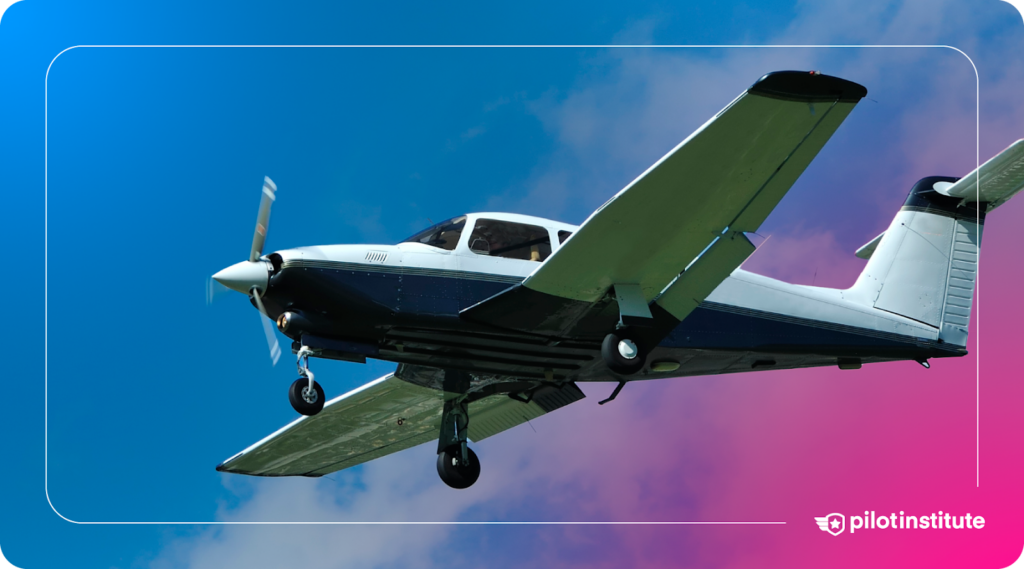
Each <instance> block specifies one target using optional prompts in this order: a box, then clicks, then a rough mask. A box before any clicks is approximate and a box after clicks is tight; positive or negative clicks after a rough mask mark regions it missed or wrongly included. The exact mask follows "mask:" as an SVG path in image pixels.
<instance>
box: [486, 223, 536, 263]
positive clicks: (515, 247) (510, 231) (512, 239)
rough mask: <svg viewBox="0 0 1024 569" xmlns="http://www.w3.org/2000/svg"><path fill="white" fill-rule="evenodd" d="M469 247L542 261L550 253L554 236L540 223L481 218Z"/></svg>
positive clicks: (509, 257)
mask: <svg viewBox="0 0 1024 569" xmlns="http://www.w3.org/2000/svg"><path fill="white" fill-rule="evenodd" d="M469 249H470V250H471V251H473V252H474V253H477V254H478V255H490V256H491V257H505V258H507V259H521V260H524V261H538V262H539V261H543V260H544V259H547V258H548V255H550V254H551V237H550V236H549V235H548V230H547V229H545V228H543V227H539V226H537V225H526V224H525V223H513V222H511V221H498V220H495V219H478V220H476V226H475V227H474V228H473V233H472V234H471V235H470V236H469Z"/></svg>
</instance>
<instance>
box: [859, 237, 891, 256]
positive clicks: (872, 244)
mask: <svg viewBox="0 0 1024 569" xmlns="http://www.w3.org/2000/svg"><path fill="white" fill-rule="evenodd" d="M884 236H885V232H884V231H883V232H881V233H879V234H878V237H875V238H874V239H872V240H871V241H868V242H867V243H865V244H864V245H863V246H861V248H860V249H857V252H856V253H854V255H857V256H858V257H860V258H861V259H870V258H871V255H872V254H873V253H874V252H875V249H877V248H878V244H879V243H880V242H881V241H882V237H884Z"/></svg>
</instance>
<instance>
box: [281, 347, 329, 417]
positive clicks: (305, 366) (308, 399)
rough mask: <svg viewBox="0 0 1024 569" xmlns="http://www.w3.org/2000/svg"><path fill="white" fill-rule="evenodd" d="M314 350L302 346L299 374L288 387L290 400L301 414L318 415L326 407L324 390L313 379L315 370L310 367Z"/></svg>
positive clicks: (298, 363)
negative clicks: (310, 359)
mask: <svg viewBox="0 0 1024 569" xmlns="http://www.w3.org/2000/svg"><path fill="white" fill-rule="evenodd" d="M312 354H313V351H312V350H310V349H309V348H307V347H306V346H302V348H301V349H299V356H298V361H297V362H296V366H297V367H298V368H299V375H300V376H302V377H300V378H299V379H296V380H295V382H294V383H292V386H291V387H290V388H288V401H290V402H291V404H292V409H295V410H296V411H297V412H298V413H299V414H301V415H306V416H310V415H316V414H317V413H319V412H320V410H321V409H323V408H324V400H325V399H326V398H325V397H324V390H323V388H322V387H320V384H319V383H317V382H316V381H314V380H313V372H312V371H310V369H309V356H310V355H312Z"/></svg>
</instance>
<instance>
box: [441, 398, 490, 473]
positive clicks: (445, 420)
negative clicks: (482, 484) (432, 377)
mask: <svg viewBox="0 0 1024 569" xmlns="http://www.w3.org/2000/svg"><path fill="white" fill-rule="evenodd" d="M468 428H469V404H468V403H466V401H465V399H464V398H462V397H459V398H457V399H449V400H448V401H445V403H444V414H443V415H442V416H441V436H440V437H439V438H438V440H437V474H438V475H439V476H440V477H441V480H442V481H443V482H444V483H445V484H447V485H448V486H451V487H452V488H458V489H462V488H469V487H470V486H472V485H473V483H474V482H476V479H477V478H479V477H480V461H479V460H478V459H477V457H476V453H475V452H473V449H471V448H469V445H468V441H467V439H466V435H467V433H468Z"/></svg>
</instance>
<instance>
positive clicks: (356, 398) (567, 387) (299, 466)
mask: <svg viewBox="0 0 1024 569" xmlns="http://www.w3.org/2000/svg"><path fill="white" fill-rule="evenodd" d="M405 367H407V368H412V367H416V368H419V369H424V368H422V367H421V366H405ZM401 370H402V368H399V371H398V372H396V373H399V374H401ZM454 396H455V394H452V393H446V392H444V391H441V390H438V389H432V388H430V387H424V386H422V385H417V384H414V383H410V382H408V381H405V380H403V379H400V378H399V377H398V376H397V375H395V374H388V375H386V376H384V377H382V378H380V379H377V380H374V381H371V382H370V383H367V384H366V385H364V386H362V387H359V388H358V389H355V390H353V391H350V392H348V393H346V394H344V395H342V396H340V397H337V398H335V399H333V400H331V401H328V402H327V403H326V404H325V405H324V408H323V410H322V411H320V413H318V414H316V415H313V416H311V417H300V418H299V419H296V420H295V421H292V422H291V423H289V424H288V425H285V426H284V427H282V428H281V429H279V430H278V431H277V432H275V433H273V434H271V435H270V436H268V437H266V438H265V439H263V440H261V441H259V442H257V443H256V444H254V445H252V446H250V447H249V448H247V449H245V450H243V451H242V452H240V453H238V454H236V455H235V456H233V457H231V458H229V459H227V460H225V461H224V462H223V463H222V464H220V465H219V466H217V470H218V471H220V472H233V473H236V474H249V475H253V476H323V475H324V474H330V473H331V472H335V471H338V470H342V469H345V468H349V467H350V466H355V465H357V464H362V463H364V462H368V461H370V460H373V459H375V458H380V457H382V456H385V455H389V454H392V453H395V452H398V451H400V450H405V449H407V448H411V447H414V446H417V445H420V444H423V443H427V442H434V441H437V438H438V436H439V434H440V429H441V412H442V410H443V408H444V401H445V398H448V397H454ZM582 398H583V392H582V391H580V390H579V388H577V387H576V386H575V384H572V383H568V384H563V385H562V386H560V387H553V386H546V387H542V388H540V389H539V390H535V391H534V392H532V393H531V394H530V395H529V396H524V397H521V398H520V399H513V398H512V397H509V396H508V395H507V394H505V393H498V394H493V395H489V396H486V397H482V398H480V399H478V400H475V401H472V402H470V404H469V412H470V417H471V419H470V423H469V433H468V434H469V438H470V439H471V440H473V441H477V442H478V441H481V440H483V439H486V438H488V437H491V436H494V435H496V434H498V433H500V432H502V431H505V430H507V429H510V428H512V427H514V426H516V425H519V424H522V423H525V422H527V421H529V420H531V419H535V418H537V417H540V416H541V415H544V414H545V413H548V412H550V411H553V410H554V409H557V408H559V407H562V406H564V405H567V404H569V403H572V402H573V401H578V400H579V399H582Z"/></svg>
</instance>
